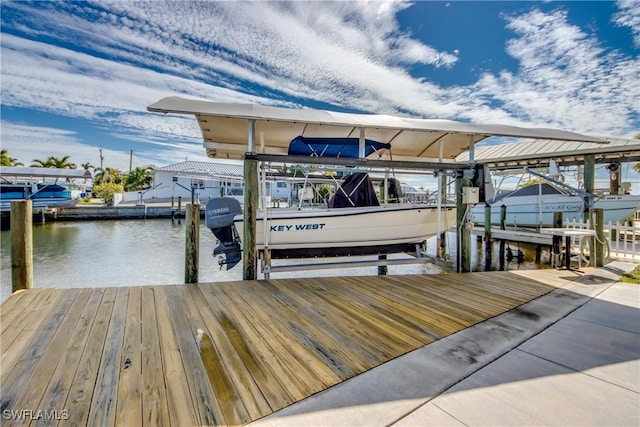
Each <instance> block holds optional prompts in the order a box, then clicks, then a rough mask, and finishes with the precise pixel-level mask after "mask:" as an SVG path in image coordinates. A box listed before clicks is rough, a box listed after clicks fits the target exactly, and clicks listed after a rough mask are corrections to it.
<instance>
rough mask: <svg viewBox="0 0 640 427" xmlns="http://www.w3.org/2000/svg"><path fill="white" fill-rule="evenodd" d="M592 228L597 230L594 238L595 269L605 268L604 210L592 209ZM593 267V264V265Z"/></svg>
mask: <svg viewBox="0 0 640 427" xmlns="http://www.w3.org/2000/svg"><path fill="white" fill-rule="evenodd" d="M591 221H592V227H593V229H594V230H596V236H595V237H594V239H593V240H594V241H595V242H594V245H592V246H591V247H592V248H594V255H595V256H594V257H593V259H594V263H595V264H594V267H602V266H604V239H605V237H604V210H603V209H602V208H597V209H591ZM592 265H593V264H592Z"/></svg>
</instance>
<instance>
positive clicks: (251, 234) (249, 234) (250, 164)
mask: <svg viewBox="0 0 640 427" xmlns="http://www.w3.org/2000/svg"><path fill="white" fill-rule="evenodd" d="M259 201H260V194H259V192H258V161H257V160H249V159H245V160H244V223H243V228H244V230H243V231H244V239H243V241H242V253H243V257H242V262H243V273H242V278H243V279H244V280H256V279H257V278H258V268H257V259H258V249H257V247H256V245H257V242H256V213H257V210H258V203H259Z"/></svg>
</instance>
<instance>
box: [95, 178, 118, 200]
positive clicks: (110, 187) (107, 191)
mask: <svg viewBox="0 0 640 427" xmlns="http://www.w3.org/2000/svg"><path fill="white" fill-rule="evenodd" d="M122 192H124V188H123V187H122V184H115V183H113V182H105V183H102V184H96V185H94V186H93V193H94V194H95V195H96V196H98V197H99V198H101V199H104V201H105V203H112V202H113V195H114V194H116V193H122Z"/></svg>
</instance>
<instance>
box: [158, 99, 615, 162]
mask: <svg viewBox="0 0 640 427" xmlns="http://www.w3.org/2000/svg"><path fill="white" fill-rule="evenodd" d="M147 109H148V110H149V111H151V112H158V113H176V114H193V115H195V116H196V119H197V120H198V124H199V125H200V129H201V131H202V136H203V138H204V145H205V148H206V149H207V154H208V155H209V156H210V157H223V158H241V157H242V155H243V154H244V153H245V152H246V151H247V141H248V135H249V130H248V129H249V120H254V122H255V134H254V135H255V136H254V138H255V139H254V142H255V147H256V150H255V151H258V149H259V148H260V146H261V143H262V142H264V147H265V153H268V154H287V149H288V146H289V142H290V141H291V140H292V139H294V138H296V137H297V136H300V135H302V136H304V137H334V138H354V137H355V138H358V137H359V136H360V129H364V132H365V137H366V138H367V139H371V140H374V141H378V142H382V143H390V144H391V147H392V149H391V151H392V153H393V159H394V160H396V159H397V160H400V159H416V160H419V159H424V160H426V159H429V160H432V159H438V158H439V153H440V143H442V145H443V146H442V151H443V159H449V160H451V161H453V159H455V158H456V157H457V156H458V155H460V154H461V153H462V152H464V151H465V150H467V149H468V148H469V145H470V142H471V141H473V143H477V142H479V141H482V140H483V139H485V138H488V137H491V136H501V137H514V138H531V139H545V140H557V141H581V142H595V143H606V141H605V140H603V139H600V138H594V137H590V136H586V135H581V134H578V133H574V132H568V131H563V130H556V129H534V128H522V127H516V126H508V125H490V124H474V123H462V122H455V121H451V120H433V119H416V118H408V117H398V116H390V115H380V114H353V113H341V112H335V111H327V110H314V109H290V108H280V107H268V106H264V105H257V104H234V103H221V102H210V101H201V100H193V99H186V98H181V97H168V98H163V99H161V100H160V101H158V102H156V103H155V104H152V105H149V106H148V107H147Z"/></svg>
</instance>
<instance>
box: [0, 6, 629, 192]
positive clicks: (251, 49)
mask: <svg viewBox="0 0 640 427" xmlns="http://www.w3.org/2000/svg"><path fill="white" fill-rule="evenodd" d="M0 10H1V16H2V24H1V34H0V46H1V56H0V66H1V74H0V78H1V80H0V86H1V111H0V113H1V119H0V120H1V122H0V145H1V147H2V148H3V149H7V150H8V151H9V155H10V156H11V157H14V158H17V160H18V161H20V162H22V163H24V164H25V165H26V166H29V165H30V164H31V163H32V161H33V160H34V159H46V158H47V157H49V156H52V155H53V156H56V157H62V156H65V155H70V156H71V159H70V160H71V161H72V162H74V163H76V164H78V165H80V164H82V163H86V162H89V163H91V164H92V165H93V166H100V164H101V159H100V151H102V156H103V159H102V162H103V165H104V166H105V167H115V168H119V169H121V170H123V171H126V170H128V169H129V161H130V154H131V152H133V157H132V158H133V167H136V166H146V165H150V164H153V165H155V166H165V165H168V164H173V163H177V162H180V161H183V160H185V159H188V160H206V157H205V150H204V148H203V146H202V136H201V133H200V130H199V127H198V125H197V122H196V120H195V118H194V117H193V116H174V115H166V116H165V115H160V114H156V113H150V112H148V111H147V110H146V107H147V106H148V105H150V104H153V103H154V102H156V101H158V100H160V99H161V98H163V97H166V96H182V97H188V98H194V99H204V100H210V101H221V102H242V103H247V102H248V103H258V104H263V105H272V106H279V107H292V108H319V109H328V110H335V111H346V112H363V113H376V114H394V115H401V116H410V117H421V118H437V119H451V120H458V121H464V122H474V123H492V124H510V125H517V126H525V127H547V128H558V129H563V130H569V131H575V132H579V133H584V134H588V135H593V136H608V137H628V138H633V137H634V136H635V135H637V134H639V133H640V59H639V58H638V53H639V52H640V2H638V1H637V0H619V1H615V2H614V1H603V2H598V1H568V2H561V1H559V2H555V1H554V2H527V1H498V2H488V1H475V2H474V1H466V2H463V1H447V2H440V1H418V2H399V1H357V2H338V1H335V2H332V1H320V2H317V1H295V2H284V1H277V2H275V1H259V2H255V1H254V2H235V1H219V2H214V1H169V2H164V1H156V0H154V1H150V2H138V1H119V2H107V1H73V2H71V1H69V2H65V1H58V2H49V1H34V2H26V1H5V0H2V1H1V9H0ZM629 170H630V167H626V169H623V174H624V173H630V172H629ZM625 171H626V172H625ZM632 175H633V174H632ZM623 179H625V177H624V176H623ZM637 179H638V178H637V175H633V176H632V180H637Z"/></svg>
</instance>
